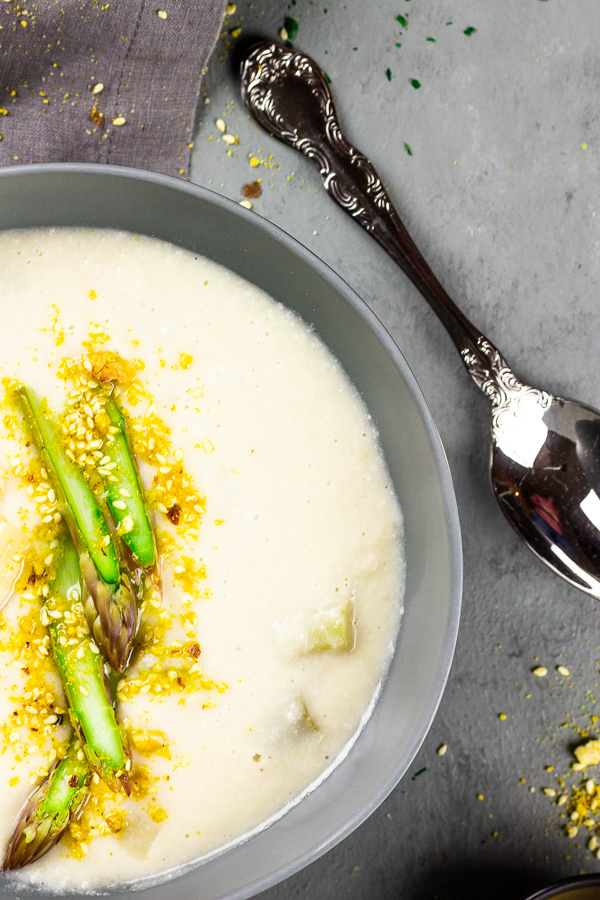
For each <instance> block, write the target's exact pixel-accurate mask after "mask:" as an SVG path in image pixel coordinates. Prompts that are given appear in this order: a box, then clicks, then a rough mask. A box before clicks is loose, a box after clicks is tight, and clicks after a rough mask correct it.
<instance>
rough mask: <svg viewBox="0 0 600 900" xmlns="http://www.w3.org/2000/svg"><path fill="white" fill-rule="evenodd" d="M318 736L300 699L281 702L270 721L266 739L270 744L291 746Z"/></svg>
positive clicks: (304, 704) (315, 727)
mask: <svg viewBox="0 0 600 900" xmlns="http://www.w3.org/2000/svg"><path fill="white" fill-rule="evenodd" d="M316 735H319V729H318V728H317V726H316V725H315V723H314V722H313V720H312V718H311V716H310V714H309V712H308V710H307V708H306V703H305V702H304V700H303V699H302V697H299V696H298V697H294V698H293V699H292V700H288V701H283V702H282V704H281V706H280V707H279V708H278V709H277V710H276V712H275V715H274V716H273V718H272V719H271V721H270V726H269V728H268V734H267V738H268V741H269V743H270V744H273V745H281V744H284V745H285V744H289V745H291V746H293V745H294V744H297V743H298V742H299V741H301V740H303V739H304V738H307V737H310V736H316Z"/></svg>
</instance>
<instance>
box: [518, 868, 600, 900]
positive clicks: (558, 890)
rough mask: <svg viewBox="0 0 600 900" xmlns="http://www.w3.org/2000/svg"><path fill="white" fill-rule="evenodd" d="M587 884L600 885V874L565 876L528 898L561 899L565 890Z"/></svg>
mask: <svg viewBox="0 0 600 900" xmlns="http://www.w3.org/2000/svg"><path fill="white" fill-rule="evenodd" d="M586 885H589V886H590V887H600V875H599V874H592V875H575V876H574V877H572V878H565V879H563V880H562V881H557V882H555V883H554V884H551V885H549V887H545V888H542V889H541V890H539V891H536V892H535V894H530V895H529V896H528V897H527V898H526V900H552V898H553V897H556V898H557V900H560V897H561V895H562V894H563V893H564V892H565V891H571V890H575V889H577V888H581V887H585V886H586Z"/></svg>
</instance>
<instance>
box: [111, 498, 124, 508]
mask: <svg viewBox="0 0 600 900" xmlns="http://www.w3.org/2000/svg"><path fill="white" fill-rule="evenodd" d="M112 505H113V506H114V508H115V509H127V504H126V503H125V501H124V500H113V504H112Z"/></svg>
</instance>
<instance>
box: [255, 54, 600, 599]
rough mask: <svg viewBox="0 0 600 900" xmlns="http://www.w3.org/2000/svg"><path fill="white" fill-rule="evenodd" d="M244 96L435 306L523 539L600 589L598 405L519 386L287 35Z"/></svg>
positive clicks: (599, 593) (580, 584)
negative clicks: (485, 427) (486, 415)
mask: <svg viewBox="0 0 600 900" xmlns="http://www.w3.org/2000/svg"><path fill="white" fill-rule="evenodd" d="M242 97H243V99H244V102H245V104H246V106H247V107H248V109H249V111H250V113H251V114H252V116H253V117H254V118H255V119H256V121H257V122H258V124H259V125H261V126H262V127H263V128H265V129H266V131H268V132H269V133H270V134H272V135H273V136H274V137H276V138H279V140H281V141H283V142H284V143H286V144H289V145H290V146H291V147H294V148H295V149H296V150H299V151H300V152H301V153H304V155H305V156H307V157H308V158H309V159H312V160H313V161H314V162H315V163H316V164H317V166H318V168H319V171H320V174H321V178H322V180H323V184H324V185H325V189H326V190H327V191H328V192H329V193H330V194H331V196H332V197H333V199H334V200H335V201H336V202H337V203H339V205H340V206H341V207H342V209H344V210H346V212H347V213H349V214H350V215H351V216H352V217H353V218H354V219H355V220H356V221H357V222H358V223H359V224H360V225H362V227H363V228H364V229H365V230H366V231H368V233H369V234H370V235H372V237H374V238H375V239H376V240H377V241H378V242H379V243H380V244H381V246H382V247H383V248H384V249H385V250H387V252H388V253H389V254H390V256H391V257H392V259H394V260H395V261H396V262H397V263H398V265H399V266H400V268H401V269H402V270H403V271H404V272H405V273H406V275H408V277H409V278H410V280H411V281H412V283H413V284H414V285H415V287H416V288H417V289H418V290H419V291H420V292H421V294H422V295H423V296H424V297H425V299H426V300H427V302H428V303H429V305H430V306H431V308H432V309H433V310H434V312H435V313H437V315H438V316H439V318H440V319H441V321H442V323H443V324H444V326H445V327H446V329H447V331H448V332H449V334H450V337H451V338H452V340H453V341H454V343H455V345H456V347H457V349H458V352H459V353H460V355H461V359H462V361H463V363H464V364H465V366H466V368H467V371H468V373H469V374H470V376H471V378H472V379H473V381H474V382H475V384H476V385H477V386H478V387H479V388H481V390H482V391H483V392H484V394H487V396H488V397H489V398H490V400H491V403H492V456H491V478H492V486H493V488H494V493H495V495H496V499H497V501H498V503H499V504H500V508H501V510H502V512H503V513H504V515H505V516H506V518H507V519H508V521H509V522H510V523H511V525H512V526H513V527H514V529H515V530H516V531H517V533H518V534H520V536H521V537H522V538H523V540H524V541H525V543H526V544H527V545H528V546H529V547H530V548H531V549H532V550H533V552H534V553H535V554H536V555H537V556H538V557H539V558H540V559H541V560H542V561H543V562H545V563H546V565H548V566H550V568H551V569H553V570H554V571H555V572H557V573H558V574H559V575H561V576H562V577H563V578H564V579H565V580H566V581H568V582H570V584H572V585H574V586H575V587H577V588H579V589H580V590H582V591H585V592H586V593H588V594H591V595H592V596H594V597H597V598H598V599H600V413H599V412H598V411H597V410H595V409H593V408H592V407H590V406H586V405H585V404H584V403H577V402H576V401H574V400H563V399H562V398H561V397H555V396H553V395H552V394H549V393H548V392H547V391H540V390H538V389H537V388H533V387H529V386H528V385H526V384H522V383H521V382H520V381H519V380H518V379H517V378H516V376H515V375H514V374H513V372H512V371H511V369H509V367H508V365H507V364H506V360H505V359H504V357H503V356H502V354H501V353H500V352H499V351H498V350H497V349H496V347H494V345H493V344H492V343H491V341H489V340H488V339H487V338H486V337H485V336H484V335H483V334H482V333H481V332H480V331H478V329H477V328H475V326H474V325H472V324H471V322H469V320H468V319H467V317H466V316H465V315H464V314H463V313H462V312H461V310H460V309H459V308H458V307H457V306H456V304H455V303H454V302H453V301H452V300H451V299H450V297H449V296H448V294H447V293H446V291H445V290H444V289H443V287H442V286H441V284H440V283H439V281H438V280H437V278H436V277H435V275H434V274H433V272H432V271H431V269H430V268H429V266H428V264H427V263H426V261H425V260H424V258H423V256H422V255H421V253H420V252H419V250H418V249H417V247H416V246H415V244H414V242H413V240H412V238H411V237H410V235H409V233H408V231H407V230H406V228H405V227H404V225H403V224H402V222H401V220H400V217H399V216H398V213H397V212H396V210H395V209H394V207H393V205H392V202H391V200H390V198H389V197H388V194H387V192H386V190H385V188H384V187H383V185H382V183H381V180H380V178H379V176H378V174H377V172H376V171H375V169H374V167H373V166H372V165H371V163H370V162H369V160H368V159H367V157H366V156H364V155H363V154H362V153H361V152H360V151H359V150H357V149H356V147H353V146H352V145H351V144H349V143H348V141H347V140H346V138H345V137H344V135H343V134H342V131H341V129H340V126H339V123H338V120H337V117H336V112H335V107H334V104H333V99H332V96H331V92H330V90H329V87H328V86H327V82H326V79H325V77H324V74H323V72H322V71H321V69H320V68H319V66H318V65H317V64H316V63H315V62H314V61H313V60H312V59H310V57H308V56H305V55H304V54H302V53H298V52H296V51H294V50H291V49H288V48H287V47H285V46H282V45H281V44H276V43H272V42H270V41H269V42H266V43H262V44H259V45H257V46H255V47H254V48H253V49H252V50H251V51H250V52H249V53H248V55H247V56H246V58H245V59H244V61H243V63H242Z"/></svg>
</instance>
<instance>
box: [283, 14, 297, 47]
mask: <svg viewBox="0 0 600 900" xmlns="http://www.w3.org/2000/svg"><path fill="white" fill-rule="evenodd" d="M283 26H284V28H285V30H286V31H287V33H288V37H289V39H290V41H293V40H294V38H295V37H296V35H297V33H298V23H297V22H296V20H295V19H292V17H291V16H286V17H285V21H284V23H283Z"/></svg>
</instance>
